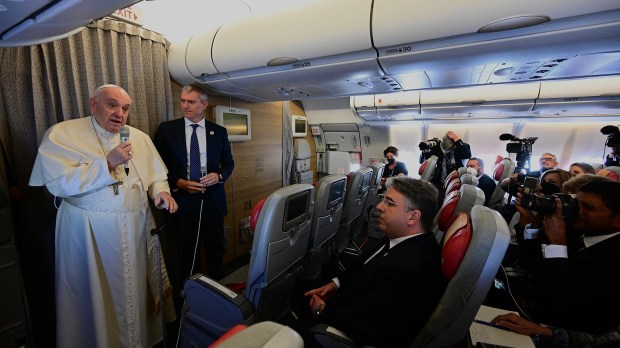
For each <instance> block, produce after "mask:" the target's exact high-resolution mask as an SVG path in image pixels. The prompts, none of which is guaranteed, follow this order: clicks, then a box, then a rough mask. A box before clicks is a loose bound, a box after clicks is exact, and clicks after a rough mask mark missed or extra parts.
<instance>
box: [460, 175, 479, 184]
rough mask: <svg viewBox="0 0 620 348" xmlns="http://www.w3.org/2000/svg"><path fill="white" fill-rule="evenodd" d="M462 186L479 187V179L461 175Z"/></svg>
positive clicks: (473, 176)
mask: <svg viewBox="0 0 620 348" xmlns="http://www.w3.org/2000/svg"><path fill="white" fill-rule="evenodd" d="M461 184H468V185H473V186H478V178H477V177H476V176H475V175H471V174H463V175H461Z"/></svg>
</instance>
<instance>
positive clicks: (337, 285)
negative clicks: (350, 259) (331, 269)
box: [332, 277, 340, 289]
mask: <svg viewBox="0 0 620 348" xmlns="http://www.w3.org/2000/svg"><path fill="white" fill-rule="evenodd" d="M332 282H334V283H335V284H336V287H337V288H338V289H340V280H338V278H337V277H334V278H332Z"/></svg>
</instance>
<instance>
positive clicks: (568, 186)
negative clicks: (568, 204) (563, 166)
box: [562, 174, 613, 193]
mask: <svg viewBox="0 0 620 348" xmlns="http://www.w3.org/2000/svg"><path fill="white" fill-rule="evenodd" d="M592 181H613V179H611V178H608V177H606V176H599V175H594V174H584V175H579V176H574V177H572V178H570V179H568V180H567V181H565V182H564V184H562V192H563V193H577V192H579V188H581V186H583V185H585V184H587V183H589V182H592Z"/></svg>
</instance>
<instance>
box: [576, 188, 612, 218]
mask: <svg viewBox="0 0 620 348" xmlns="http://www.w3.org/2000/svg"><path fill="white" fill-rule="evenodd" d="M579 192H583V193H592V194H595V195H597V196H599V197H601V201H603V204H604V205H605V206H606V207H607V208H609V210H611V212H612V213H613V214H614V216H615V215H618V214H620V182H617V181H592V182H589V183H587V184H585V185H583V186H581V188H580V189H579Z"/></svg>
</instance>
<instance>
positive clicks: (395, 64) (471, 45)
mask: <svg viewBox="0 0 620 348" xmlns="http://www.w3.org/2000/svg"><path fill="white" fill-rule="evenodd" d="M408 7H411V8H410V9H409V10H404V9H407V8H408ZM619 8H620V3H619V2H617V1H614V0H610V1H600V2H596V3H593V2H584V1H577V0H573V1H568V2H567V1H562V0H551V1H543V2H540V1H536V0H525V1H518V2H515V1H512V2H507V3H502V5H501V6H498V5H497V3H495V2H493V1H488V0H474V1H467V2H454V1H449V0H439V1H431V0H423V1H416V2H415V3H412V2H410V1H407V0H388V1H376V2H375V4H374V7H373V18H372V20H373V24H372V31H373V42H374V45H375V47H377V51H378V53H379V58H378V59H379V64H380V65H381V67H382V68H383V69H384V71H385V72H386V74H388V75H389V76H391V77H392V78H394V80H395V81H396V82H398V83H399V84H400V85H401V87H403V89H405V90H408V89H420V88H427V87H425V86H420V85H418V84H417V82H416V81H415V80H414V81H409V80H408V77H409V75H410V74H412V73H420V72H426V74H428V76H429V78H430V81H431V83H432V87H433V88H444V87H457V86H465V85H475V84H486V83H503V82H512V81H526V80H537V79H544V78H553V77H552V76H548V77H547V76H545V75H544V74H542V75H541V74H540V73H537V71H538V70H540V69H538V68H539V67H540V66H542V65H544V64H546V63H547V62H549V61H551V60H555V59H563V60H564V61H565V62H564V65H570V64H571V61H566V58H569V57H576V56H579V55H582V54H588V53H601V52H613V51H618V47H619V43H620V38H619V37H618V35H617V33H618V32H620V22H619V20H620V12H618V9H619ZM473 9H479V10H478V11H476V15H471V13H472V11H473ZM532 11H535V12H534V15H532V13H533V12H532ZM547 19H548V21H547V22H544V20H547ZM536 23H538V24H536ZM532 24H533V25H532ZM430 28H432V30H431V29H430ZM596 73H597V72H596V71H590V72H587V73H586V75H588V74H596ZM563 77H575V76H563Z"/></svg>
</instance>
